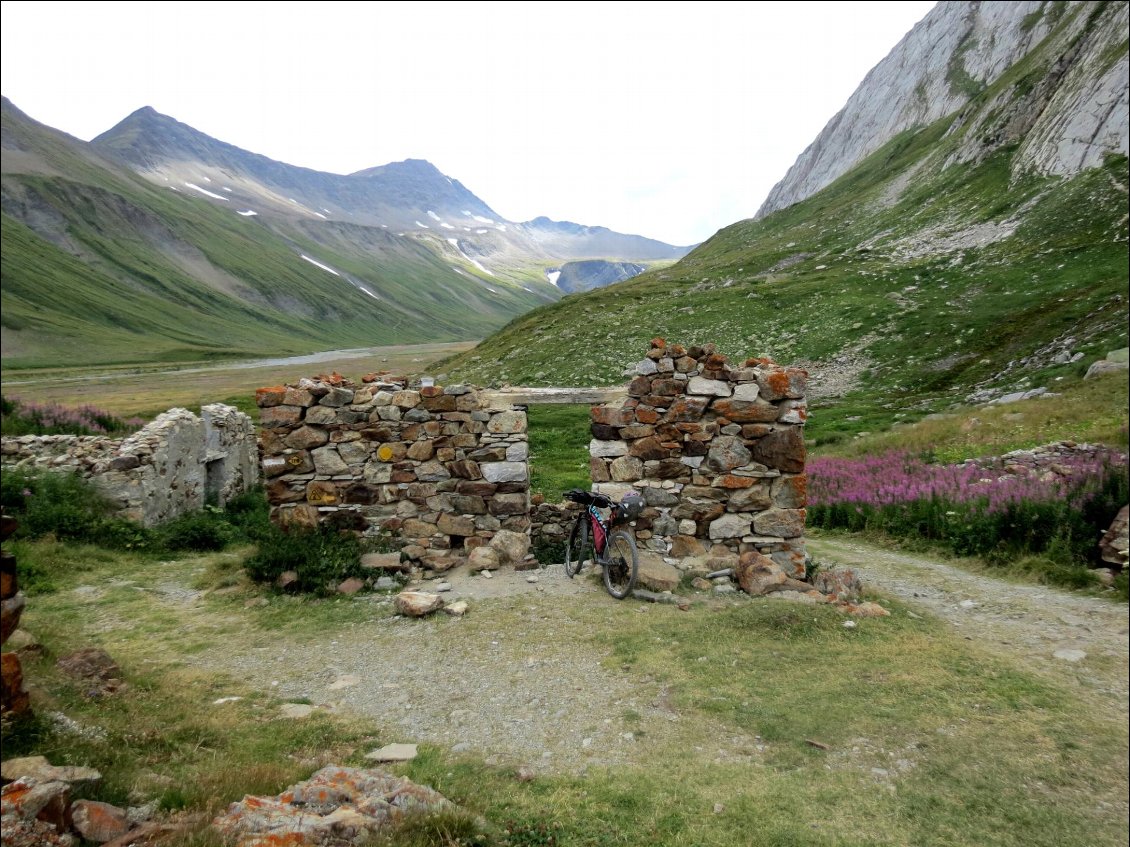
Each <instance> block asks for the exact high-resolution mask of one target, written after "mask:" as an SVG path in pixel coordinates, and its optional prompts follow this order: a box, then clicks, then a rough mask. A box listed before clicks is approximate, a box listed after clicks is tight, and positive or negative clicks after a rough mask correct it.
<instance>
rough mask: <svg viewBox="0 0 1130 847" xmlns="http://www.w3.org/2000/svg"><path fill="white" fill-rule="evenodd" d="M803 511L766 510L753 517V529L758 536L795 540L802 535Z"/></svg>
mask: <svg viewBox="0 0 1130 847" xmlns="http://www.w3.org/2000/svg"><path fill="white" fill-rule="evenodd" d="M804 518H805V514H804V509H767V510H766V511H764V512H761V513H760V514H757V515H754V518H753V528H754V531H756V532H757V533H758V534H759V535H776V536H780V537H781V538H797V537H799V536H802V535H804Z"/></svg>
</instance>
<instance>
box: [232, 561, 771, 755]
mask: <svg viewBox="0 0 1130 847" xmlns="http://www.w3.org/2000/svg"><path fill="white" fill-rule="evenodd" d="M441 582H447V583H449V584H450V586H451V589H450V590H449V591H445V592H443V596H444V598H445V599H446V600H448V601H449V602H452V601H455V600H458V599H464V600H467V601H468V602H469V603H470V605H471V611H470V612H469V613H468V614H467V615H466V617H463V618H454V617H450V616H447V615H444V614H442V613H440V614H435V615H432V616H430V617H428V618H425V619H420V620H416V619H407V618H401V617H394V616H390V611H391V610H390V609H389V608H388V606H389V604H390V603H391V598H382V597H376V596H374V597H373V598H372V600H371V602H373V603H374V604H375V605H376V606H377V607H378V608H377V609H374V612H375V615H374V619H373V620H372V621H371V622H366V623H364V624H358V625H355V626H354V627H352V628H349V629H344V630H335V631H334V632H333V633H332V636H328V637H326V638H325V639H315V640H314V641H313V643H310V642H309V641H306V642H302V643H296V642H295V641H293V640H292V639H279V640H277V641H275V642H273V643H272V644H271V645H270V646H261V647H258V648H254V649H251V650H244V651H239V653H238V654H236V653H233V654H229V655H227V656H224V657H216V658H217V659H219V661H221V662H223V663H224V666H223V667H222V669H223V670H226V671H228V672H229V673H232V674H233V675H235V676H237V677H238V678H241V679H245V680H247V681H249V682H251V683H252V684H253V685H256V686H261V687H263V688H264V689H266V690H272V691H274V692H275V693H276V694H277V695H278V696H280V697H281V698H283V699H289V700H304V701H308V702H310V703H313V704H316V705H318V706H323V707H327V708H330V709H334V710H338V709H342V710H348V711H353V712H358V713H361V714H365V715H368V716H372V717H374V718H376V719H377V720H378V722H379V723H381V724H382V725H384V726H386V727H388V728H389V729H390V730H392V731H394V732H397V733H399V737H397V738H390V739H388V740H390V741H399V742H405V743H416V742H429V743H433V744H438V745H442V746H444V747H448V748H450V749H452V750H453V751H454V752H462V751H473V752H474V753H475V754H477V755H480V756H483V757H484V758H485V759H486V761H487V763H488V764H513V765H527V766H531V767H533V768H534V769H535V770H539V771H569V772H574V773H580V772H584V770H585V769H586V768H588V767H590V766H609V765H618V764H624V763H627V762H630V761H631V760H632V758H633V747H634V746H635V744H636V741H637V738H636V732H634V731H633V730H634V729H637V728H638V727H640V726H654V725H655V724H654V722H656V721H660V722H664V725H668V724H667V722H670V723H672V724H674V723H677V722H678V716H677V715H676V714H675V713H674V712H673V710H672V709H671V708H670V706H669V705H668V704H667V703H666V700H665V697H664V692H663V690H662V688H661V686H659V685H657V684H651V683H645V684H642V685H641V684H640V683H639V682H638V680H634V679H632V678H629V677H627V676H626V675H622V674H620V673H618V669H617V668H616V666H615V665H614V664H613V663H610V662H609V661H607V660H608V659H609V658H610V655H611V654H610V651H608V650H600V649H596V650H594V649H593V648H592V647H591V646H589V645H588V642H587V639H586V640H585V646H584V648H583V649H582V648H581V647H579V646H578V644H577V640H578V639H584V638H585V634H586V630H585V626H584V621H585V620H586V619H588V620H593V619H594V617H599V616H608V615H617V614H623V615H628V614H631V615H637V614H679V612H676V611H675V610H674V609H673V607H670V606H667V607H662V609H661V608H660V607H656V606H651V605H648V604H639V603H617V601H615V600H612V599H611V598H610V597H608V595H607V594H605V593H604V591H603V588H601V587H600V586H599V585H598V584H597V583H596V582H595V581H593V580H592V579H589V578H585V575H582V576H581V577H579V578H577V579H572V580H570V579H568V578H566V577H565V575H564V571H563V569H562V568H561V567H560V566H559V565H558V566H552V567H550V568H547V569H546V570H537V571H526V572H516V571H513V570H509V569H503V570H500V571H497V572H495V574H493V575H492V577H490V578H487V577H483V576H480V575H477V574H471V573H470V572H469V571H467V570H465V569H463V570H460V571H456V572H451V573H447V574H443V575H442V576H441V577H440V578H439V579H436V580H434V581H424V582H422V583H420V584H418V585H413V586H412V587H413V588H417V589H420V590H424V591H435V590H436V588H437V586H438V585H439V584H440V583H441ZM361 602H364V601H361ZM488 604H489V609H488V608H487V605H488ZM210 661H212V659H210ZM720 732H721V730H720ZM724 734H725V735H732V734H733V732H732V730H726V731H724ZM736 741H738V742H740V743H747V742H749V739H745V738H744V737H743V738H741V739H736Z"/></svg>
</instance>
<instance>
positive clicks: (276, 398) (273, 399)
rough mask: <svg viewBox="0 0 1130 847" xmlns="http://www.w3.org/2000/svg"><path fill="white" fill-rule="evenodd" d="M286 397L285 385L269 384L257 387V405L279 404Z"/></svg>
mask: <svg viewBox="0 0 1130 847" xmlns="http://www.w3.org/2000/svg"><path fill="white" fill-rule="evenodd" d="M285 398H286V386H285V385H268V386H265V387H263V388H256V389H255V405H256V406H259V407H263V406H278V405H280V404H281V403H282V401H283V400H284V399H285Z"/></svg>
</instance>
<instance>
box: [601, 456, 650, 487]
mask: <svg viewBox="0 0 1130 847" xmlns="http://www.w3.org/2000/svg"><path fill="white" fill-rule="evenodd" d="M609 474H610V476H611V477H612V481H613V482H634V481H635V480H638V479H642V478H643V462H641V461H640V460H639V459H637V458H635V457H633V456H620V457H619V458H617V459H613V460H612V464H611V466H610V467H609Z"/></svg>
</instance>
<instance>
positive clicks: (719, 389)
mask: <svg viewBox="0 0 1130 847" xmlns="http://www.w3.org/2000/svg"><path fill="white" fill-rule="evenodd" d="M732 393H733V392H732V391H731V389H730V386H729V385H727V384H726V383H725V382H723V381H722V380H720V379H704V378H703V377H701V376H692V377H691V378H690V380H689V381H688V382H687V394H694V395H702V396H706V397H729V396H730V395H731V394H732Z"/></svg>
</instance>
